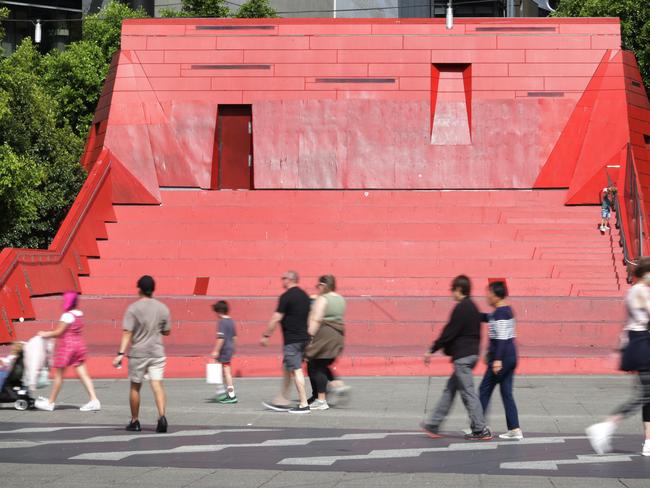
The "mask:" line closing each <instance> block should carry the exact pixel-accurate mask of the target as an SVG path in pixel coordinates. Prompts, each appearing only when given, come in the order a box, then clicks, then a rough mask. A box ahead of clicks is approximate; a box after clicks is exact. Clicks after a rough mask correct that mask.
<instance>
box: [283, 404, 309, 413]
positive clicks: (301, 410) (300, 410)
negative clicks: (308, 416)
mask: <svg viewBox="0 0 650 488" xmlns="http://www.w3.org/2000/svg"><path fill="white" fill-rule="evenodd" d="M287 412H289V413H311V408H309V405H305V406H304V407H301V406H296V407H293V408H290V409H289V410H287Z"/></svg>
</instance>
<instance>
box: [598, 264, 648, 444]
mask: <svg viewBox="0 0 650 488" xmlns="http://www.w3.org/2000/svg"><path fill="white" fill-rule="evenodd" d="M634 276H635V277H636V280H637V282H636V284H635V285H634V286H632V287H631V288H630V289H629V290H628V292H627V295H626V296H625V306H626V309H627V322H626V324H625V332H627V339H628V342H627V345H626V347H625V350H624V352H623V357H622V364H621V369H623V370H624V371H628V372H636V373H637V377H636V380H637V381H636V384H635V387H634V392H633V394H632V397H631V398H630V399H629V400H628V401H626V402H625V403H623V404H622V405H620V406H619V407H618V408H616V409H615V410H614V412H612V414H611V415H610V416H609V417H608V418H607V419H606V420H605V421H604V422H600V423H598V424H594V425H591V426H589V427H588V428H587V436H588V437H589V442H590V443H591V447H592V448H593V449H594V451H596V453H597V454H604V453H607V452H610V451H611V450H612V446H611V438H612V436H613V435H614V432H616V429H617V427H618V424H620V423H621V421H622V420H623V419H626V418H628V417H630V416H632V415H634V414H635V413H636V412H638V411H639V410H641V412H642V419H643V428H644V434H645V440H644V443H643V446H642V447H641V455H642V456H650V331H649V330H648V326H649V325H650V258H641V259H639V261H638V262H637V264H636V268H635V269H634Z"/></svg>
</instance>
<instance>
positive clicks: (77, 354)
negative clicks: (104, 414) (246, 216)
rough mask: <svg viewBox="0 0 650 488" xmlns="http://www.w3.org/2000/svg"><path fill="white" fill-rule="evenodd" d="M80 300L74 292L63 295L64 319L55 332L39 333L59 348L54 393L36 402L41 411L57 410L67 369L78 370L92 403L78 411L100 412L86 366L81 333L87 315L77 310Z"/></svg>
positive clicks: (55, 351)
mask: <svg viewBox="0 0 650 488" xmlns="http://www.w3.org/2000/svg"><path fill="white" fill-rule="evenodd" d="M78 296H79V295H78V294H77V293H76V292H74V291H69V292H66V293H64V294H63V315H61V318H60V319H59V323H58V325H57V327H56V328H55V329H54V330H52V331H40V332H39V333H38V335H39V336H41V337H43V338H50V337H56V338H57V341H56V346H55V347H54V359H53V361H52V368H53V369H54V370H55V372H54V382H53V385H52V392H51V393H50V398H49V400H48V399H46V398H38V399H37V400H36V402H35V403H34V406H35V407H36V408H37V409H39V410H46V411H50V412H51V411H52V410H54V402H55V401H56V397H57V396H58V394H59V391H60V390H61V384H62V383H63V372H64V371H65V369H66V368H67V367H68V366H74V367H75V368H76V369H77V375H78V376H79V379H80V380H81V383H82V384H83V385H84V387H85V388H86V391H87V392H88V395H89V396H90V401H89V402H88V403H87V404H85V405H84V406H82V407H81V408H80V409H79V410H81V411H84V412H88V411H94V410H100V409H101V405H100V403H99V400H98V399H97V396H96V395H95V388H94V387H93V382H92V380H91V379H90V376H89V375H88V371H87V370H86V365H85V364H84V363H85V362H86V355H87V350H86V343H85V342H84V340H83V337H82V336H81V331H82V330H83V326H84V323H83V315H84V314H83V312H82V311H81V310H78V309H77V308H76V307H77V299H78Z"/></svg>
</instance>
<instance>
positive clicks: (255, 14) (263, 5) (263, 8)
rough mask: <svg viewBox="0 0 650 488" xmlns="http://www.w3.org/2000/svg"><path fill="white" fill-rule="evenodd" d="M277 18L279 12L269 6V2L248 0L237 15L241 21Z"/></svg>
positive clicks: (266, 0)
mask: <svg viewBox="0 0 650 488" xmlns="http://www.w3.org/2000/svg"><path fill="white" fill-rule="evenodd" d="M277 16H278V11H277V10H275V9H274V8H273V7H271V5H269V0H248V1H247V2H245V3H244V4H242V6H241V7H240V9H239V11H237V14H236V15H235V17H237V18H239V19H263V18H268V17H271V18H273V17H277Z"/></svg>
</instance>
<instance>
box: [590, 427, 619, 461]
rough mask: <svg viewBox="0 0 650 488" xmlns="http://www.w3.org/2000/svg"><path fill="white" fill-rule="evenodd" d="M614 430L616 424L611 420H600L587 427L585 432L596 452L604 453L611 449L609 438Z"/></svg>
mask: <svg viewBox="0 0 650 488" xmlns="http://www.w3.org/2000/svg"><path fill="white" fill-rule="evenodd" d="M615 430H616V425H614V423H613V422H601V423H599V424H594V425H591V426H589V427H587V429H586V431H585V432H586V433H587V436H589V442H590V443H591V447H592V448H593V450H594V451H595V452H596V454H605V453H607V452H610V451H611V450H612V446H611V444H610V438H611V437H612V434H613V433H614V431H615Z"/></svg>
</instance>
